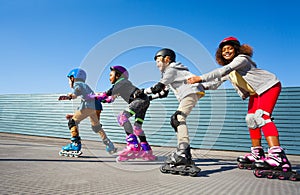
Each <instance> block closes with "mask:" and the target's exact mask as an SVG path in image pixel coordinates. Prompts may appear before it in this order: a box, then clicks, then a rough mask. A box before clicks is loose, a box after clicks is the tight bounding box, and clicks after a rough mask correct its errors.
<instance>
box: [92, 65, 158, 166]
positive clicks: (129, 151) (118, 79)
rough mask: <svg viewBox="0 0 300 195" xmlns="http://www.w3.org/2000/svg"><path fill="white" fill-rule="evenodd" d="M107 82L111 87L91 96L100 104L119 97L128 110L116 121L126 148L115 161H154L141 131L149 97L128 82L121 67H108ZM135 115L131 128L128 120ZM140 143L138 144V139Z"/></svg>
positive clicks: (125, 72)
mask: <svg viewBox="0 0 300 195" xmlns="http://www.w3.org/2000/svg"><path fill="white" fill-rule="evenodd" d="M110 70H111V72H110V77H109V80H110V82H111V84H113V86H112V87H111V88H110V89H109V90H108V91H106V92H104V93H99V94H96V95H91V96H90V97H91V98H96V99H97V100H100V101H102V102H106V103H111V102H113V101H114V99H115V98H116V97H118V96H121V97H122V98H123V99H124V100H125V101H126V102H127V103H128V104H129V106H128V109H127V110H124V111H122V112H121V113H120V114H119V115H118V117H117V119H118V123H119V125H120V126H122V127H123V128H124V130H125V133H126V135H127V136H126V142H127V146H126V147H125V148H124V150H123V151H121V152H119V154H118V157H117V161H127V160H129V159H135V158H142V159H143V160H146V161H153V160H156V156H155V155H153V153H152V149H151V146H150V145H149V143H148V142H147V139H146V135H145V132H144V130H143V129H142V125H143V122H144V118H145V115H146V111H147V109H148V107H149V105H150V101H149V97H148V96H147V95H145V94H143V93H140V90H139V89H138V88H137V87H136V86H134V85H133V84H132V83H131V82H130V81H129V80H128V78H129V74H128V71H127V70H126V68H124V67H123V66H112V67H110ZM133 115H135V122H134V125H133V127H132V125H131V123H130V121H129V118H130V117H132V116H133ZM137 137H138V138H139V140H140V143H139V142H138V138H137Z"/></svg>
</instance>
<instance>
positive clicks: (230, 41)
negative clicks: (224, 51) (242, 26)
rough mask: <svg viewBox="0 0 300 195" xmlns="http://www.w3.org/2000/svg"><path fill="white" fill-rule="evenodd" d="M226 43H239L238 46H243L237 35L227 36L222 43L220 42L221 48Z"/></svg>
mask: <svg viewBox="0 0 300 195" xmlns="http://www.w3.org/2000/svg"><path fill="white" fill-rule="evenodd" d="M224 45H237V46H241V44H240V42H239V40H238V39H237V38H235V37H226V38H225V39H223V40H222V41H221V42H220V44H219V48H222V47H223V46H224Z"/></svg>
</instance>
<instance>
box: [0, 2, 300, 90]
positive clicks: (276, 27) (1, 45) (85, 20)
mask: <svg viewBox="0 0 300 195" xmlns="http://www.w3.org/2000/svg"><path fill="white" fill-rule="evenodd" d="M299 7H300V3H299V1H298V0H293V1H289V0H287V1H279V2H278V1H271V0H266V1H258V0H253V1H247V3H244V2H242V1H238V0H234V1H199V0H190V1H189V0H177V1H173V0H163V1H162V0H161V1H159V0H111V1H108V0H0V26H1V27H0V29H1V30H0V51H1V52H0V65H1V77H0V83H1V87H0V93H1V94H24V93H25V94H28V93H67V92H69V91H70V89H69V86H68V81H67V78H66V75H67V73H68V72H69V71H70V70H71V69H72V68H74V67H77V66H80V65H82V64H83V63H84V60H85V59H86V57H87V56H88V54H89V53H90V52H91V51H92V50H93V48H95V46H96V45H97V44H99V43H101V41H103V40H106V39H107V38H108V37H111V36H113V35H114V34H115V33H118V32H120V31H123V30H125V29H128V28H134V27H139V26H144V25H158V26H163V27H169V28H172V29H175V30H178V31H180V32H183V33H186V35H188V36H191V37H192V38H194V39H195V40H196V41H198V42H199V43H201V44H202V45H203V47H205V49H207V51H208V52H209V53H210V54H211V56H212V57H213V56H214V54H215V51H216V48H217V46H218V43H219V42H220V41H221V40H222V39H223V38H224V37H227V36H236V37H237V38H239V40H240V41H241V42H242V43H247V44H249V45H251V46H252V47H253V48H254V56H253V59H254V61H255V62H256V63H257V64H258V66H259V67H260V68H262V69H266V70H269V71H271V72H273V73H275V74H276V75H277V77H278V78H279V79H280V80H281V81H282V84H283V86H284V87H291V86H300V80H299V73H300V71H299V70H300V68H299V66H300V64H299V60H298V56H299V55H300V53H299V52H300V50H299V45H300V39H299V38H300V30H299V28H300V25H299V24H300V22H299ZM147 33H148V34H149V32H147ZM147 33H145V35H144V34H143V33H139V34H136V36H137V37H143V36H146V34H147ZM154 33H155V32H154ZM157 36H158V39H160V37H159V33H158V35H157ZM125 39H126V41H127V42H128V43H131V42H134V40H135V38H130V37H125ZM145 39H147V37H145ZM168 41H169V42H170V43H171V42H173V43H175V42H176V43H178V44H181V43H182V44H184V42H185V40H183V39H181V37H180V36H179V37H170V40H168ZM122 44H124V43H122ZM164 44H165V45H166V46H168V44H167V43H164ZM119 46H120V45H119V44H118V43H116V42H115V43H113V44H110V45H107V46H106V47H107V53H106V51H103V52H102V54H103V55H104V56H106V57H107V56H109V52H112V51H114V50H117V49H118V48H119ZM154 46H156V47H150V46H149V48H147V47H145V48H143V47H142V48H135V50H134V51H133V52H128V51H127V52H125V53H123V54H120V56H115V57H114V58H113V59H111V62H110V64H113V63H117V64H123V65H124V66H126V67H132V66H134V65H137V64H138V67H139V68H140V67H142V66H143V65H144V66H154V67H155V64H154V62H153V55H154V53H155V51H156V50H157V48H158V47H157V44H156V45H154ZM192 49H193V48H192ZM197 51H198V50H197V49H194V51H193V52H195V53H197ZM177 60H178V61H183V62H184V63H185V65H187V66H193V64H189V61H188V60H189V59H187V60H186V59H184V56H182V58H181V56H180V55H178V58H177ZM108 65H109V64H103V65H102V66H103V67H104V68H105V70H104V73H102V74H101V75H100V76H99V82H98V84H97V87H96V89H95V90H96V91H103V90H106V89H107V87H109V86H110V83H109V81H108V76H107V74H106V73H108V71H107V70H108V68H107V67H108ZM196 66H202V65H201V64H197V65H196ZM215 67H218V65H216V64H215ZM139 70H140V71H136V70H133V71H132V72H130V73H131V78H133V77H134V78H135V79H136V78H138V79H140V80H143V78H145V81H144V82H145V83H146V82H147V79H149V78H147V77H146V76H147V75H154V76H153V78H151V79H152V80H153V79H154V80H155V79H156V78H157V79H159V72H158V70H157V69H156V68H154V69H153V70H152V69H151V70H147V71H143V69H139ZM191 70H192V71H193V70H195V69H193V68H192V69H191ZM152 71H153V72H152ZM195 73H196V72H195ZM203 73H204V72H203ZM89 74H92V73H91V72H88V75H89ZM151 79H150V80H151Z"/></svg>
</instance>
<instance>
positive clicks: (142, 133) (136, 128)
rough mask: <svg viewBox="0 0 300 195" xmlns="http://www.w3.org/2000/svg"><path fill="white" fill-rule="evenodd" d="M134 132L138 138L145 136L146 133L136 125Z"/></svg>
mask: <svg viewBox="0 0 300 195" xmlns="http://www.w3.org/2000/svg"><path fill="white" fill-rule="evenodd" d="M133 132H134V134H135V135H136V136H141V135H142V136H143V135H144V131H143V129H142V127H140V126H136V125H134V126H133Z"/></svg>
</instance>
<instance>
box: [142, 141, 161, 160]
mask: <svg viewBox="0 0 300 195" xmlns="http://www.w3.org/2000/svg"><path fill="white" fill-rule="evenodd" d="M141 148H142V150H141V151H140V152H139V156H138V157H139V158H142V159H143V160H146V161H154V160H156V159H157V157H156V156H155V155H153V154H152V149H151V147H150V145H149V144H148V142H141Z"/></svg>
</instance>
